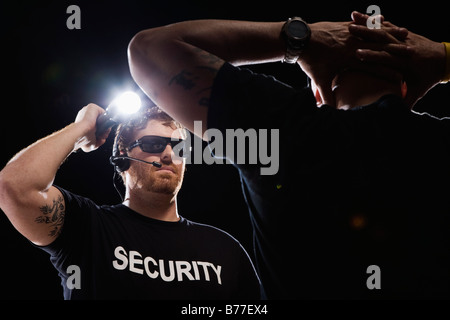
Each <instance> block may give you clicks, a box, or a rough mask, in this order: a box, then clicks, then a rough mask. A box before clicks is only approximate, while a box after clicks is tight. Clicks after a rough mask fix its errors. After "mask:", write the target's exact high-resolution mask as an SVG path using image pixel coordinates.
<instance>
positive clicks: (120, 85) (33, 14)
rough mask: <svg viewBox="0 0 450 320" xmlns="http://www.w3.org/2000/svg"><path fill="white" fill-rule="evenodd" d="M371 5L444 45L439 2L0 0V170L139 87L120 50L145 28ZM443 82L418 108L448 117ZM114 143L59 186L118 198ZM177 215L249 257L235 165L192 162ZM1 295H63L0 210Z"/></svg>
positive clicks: (266, 68)
mask: <svg viewBox="0 0 450 320" xmlns="http://www.w3.org/2000/svg"><path fill="white" fill-rule="evenodd" d="M71 4H76V5H78V6H79V7H80V9H81V29H80V30H69V29H68V28H67V27H66V20H67V18H68V17H69V14H67V13H66V9H67V7H68V6H69V5H71ZM370 4H377V5H378V6H380V8H381V12H382V14H384V15H385V16H386V18H387V19H388V20H390V21H392V22H394V23H396V24H397V25H401V26H404V27H407V28H409V29H410V30H411V31H414V32H417V33H420V34H423V35H425V36H427V37H429V38H431V39H433V40H436V41H446V40H447V41H450V32H449V31H450V30H449V28H448V21H449V18H448V16H447V15H446V10H445V9H446V8H445V7H444V5H445V2H438V1H434V0H433V1H427V2H420V1H415V2H409V3H408V4H404V5H399V4H395V3H393V2H392V1H389V2H387V1H375V2H369V1H355V2H353V3H352V2H345V3H344V2H343V1H336V2H330V1H315V2H312V1H309V2H304V3H302V2H301V1H277V2H272V3H271V2H267V1H265V2H262V1H251V2H249V1H235V0H233V1H220V2H216V1H199V0H196V1H180V0H177V1H161V0H159V1H154V0H149V1H137V0H127V1H98V0H96V1H77V0H76V1H70V2H68V1H39V3H35V2H33V3H27V2H23V1H15V2H14V3H8V4H6V3H5V2H2V4H1V5H0V6H1V10H0V15H1V21H0V23H1V29H0V30H1V31H0V32H1V34H2V36H1V41H2V46H1V48H2V49H1V51H2V57H3V58H2V64H1V69H0V72H1V76H2V81H1V85H0V87H1V92H2V96H1V100H0V105H1V113H0V121H1V126H0V130H1V131H0V132H1V135H0V137H1V142H2V148H1V152H0V167H3V166H4V165H5V164H6V162H7V161H8V160H9V159H10V158H11V157H12V156H13V155H14V154H15V153H16V152H18V151H19V150H21V149H22V148H24V147H26V146H27V145H29V144H31V143H32V142H34V141H36V140H37V139H39V138H42V137H44V136H46V135H48V134H50V133H52V132H54V131H56V130H58V129H61V128H62V127H64V126H66V125H68V124H69V123H70V122H72V121H73V120H74V119H75V116H76V114H77V112H78V110H79V109H80V108H81V107H83V106H84V105H86V104H88V103H89V102H94V103H97V104H99V105H100V106H103V107H106V106H107V105H108V103H109V102H110V101H111V100H112V98H113V97H114V94H115V93H116V92H117V91H118V90H123V89H125V88H126V89H137V86H136V85H135V84H134V83H133V81H132V79H131V76H130V74H129V70H128V65H127V56H126V48H127V45H128V42H129V40H130V39H131V38H132V36H133V35H134V34H135V33H136V32H138V31H140V30H142V29H145V28H150V27H156V26H160V25H165V24H169V23H173V22H177V21H182V20H190V19H200V18H218V19H243V20H255V21H284V20H286V18H288V17H290V16H294V15H299V16H301V17H303V18H304V19H305V20H307V21H308V22H315V21H320V20H330V21H343V20H349V17H350V12H351V11H352V10H354V9H356V10H359V11H365V10H366V8H367V7H368V5H370ZM251 69H253V70H256V71H258V72H264V73H268V74H273V75H275V76H276V77H277V78H279V79H280V80H282V81H285V82H287V83H289V84H291V85H292V86H297V87H300V86H303V85H305V76H304V75H303V74H302V73H301V70H300V69H299V68H297V67H294V66H288V65H282V64H281V63H274V64H266V65H259V66H251ZM449 97H450V84H449V85H440V86H438V87H436V88H435V89H433V90H432V91H431V92H430V93H429V94H428V95H427V96H426V97H425V98H424V99H423V100H421V101H420V102H419V104H418V105H417V106H416V110H418V111H425V110H427V111H428V112H430V113H432V114H435V115H437V116H446V115H447V116H448V115H450V103H449ZM111 148H112V140H111V138H110V139H109V140H108V142H107V143H106V144H105V145H104V146H102V147H101V148H99V150H97V151H95V152H92V153H88V154H85V153H83V152H79V153H76V154H73V155H71V156H70V157H69V159H68V160H67V161H66V162H65V163H64V164H63V165H62V167H61V169H60V171H59V172H58V175H57V178H56V183H57V184H58V185H60V186H62V187H64V188H66V189H68V190H70V191H72V192H75V193H78V194H80V195H84V196H87V197H89V198H91V199H93V200H94V201H96V202H97V203H99V204H114V203H117V202H119V201H120V199H119V196H118V195H117V193H116V192H115V190H114V188H113V185H112V173H113V168H112V166H110V165H109V162H108V158H109V156H110V154H111ZM178 206H179V212H180V214H181V215H183V216H184V217H186V218H188V219H191V220H194V221H198V222H202V223H208V224H212V225H214V226H217V227H219V228H222V229H224V230H226V231H228V232H229V233H231V234H232V235H234V236H235V237H236V238H237V239H238V240H239V241H240V242H241V243H242V244H243V245H244V247H245V248H246V249H247V251H248V252H249V254H250V255H252V254H253V249H252V240H251V228H250V224H249V218H248V212H247V208H246V205H245V201H244V199H243V196H242V194H241V187H240V182H239V177H238V174H237V171H236V170H235V169H234V168H233V167H231V166H230V165H206V164H203V165H189V166H188V171H187V173H186V176H185V182H184V185H183V187H182V189H181V191H180V194H179V197H178ZM0 243H1V249H0V250H1V254H0V299H30V300H31V299H32V300H35V299H62V288H61V286H60V280H59V278H58V276H57V273H56V271H55V270H54V269H53V267H52V265H51V264H50V262H49V259H48V255H47V254H46V253H44V252H43V251H41V250H38V249H36V248H34V247H33V246H32V245H30V243H29V242H28V241H27V240H26V239H25V238H23V237H22V236H21V235H20V234H19V233H18V232H17V231H16V230H15V229H14V228H13V227H12V225H11V224H10V222H9V221H8V220H7V218H6V216H5V215H4V214H0Z"/></svg>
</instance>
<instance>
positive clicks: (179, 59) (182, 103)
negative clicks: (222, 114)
mask: <svg viewBox="0 0 450 320" xmlns="http://www.w3.org/2000/svg"><path fill="white" fill-rule="evenodd" d="M159 32H161V30H159ZM159 32H155V31H154V30H146V31H142V32H140V33H138V34H137V35H136V36H135V37H134V38H133V40H132V41H131V42H130V46H129V50H128V55H129V64H130V71H131V74H132V76H133V78H134V80H135V81H136V83H137V84H138V85H139V86H140V87H141V89H142V90H143V91H144V92H145V93H146V94H147V95H148V96H149V98H150V99H152V100H153V101H154V102H155V103H156V104H157V105H158V106H159V107H160V108H162V109H163V110H164V111H165V112H167V113H168V114H169V115H170V116H172V117H173V118H174V119H176V120H177V121H179V122H180V123H182V124H183V125H184V126H185V127H186V128H188V129H189V130H190V131H192V132H194V121H201V122H202V129H203V131H205V130H206V129H207V123H206V122H207V113H208V106H209V100H210V94H211V89H212V86H213V83H214V79H215V76H216V74H217V72H218V70H219V69H220V68H221V66H222V65H223V64H224V62H225V61H224V60H222V59H220V58H218V57H217V56H215V55H213V54H210V53H209V52H207V51H204V50H202V49H200V48H197V47H195V46H193V45H190V44H188V43H186V42H184V41H182V40H177V39H172V40H170V39H171V38H170V37H167V36H164V37H159V36H158V35H159ZM168 39H169V40H168ZM202 135H203V132H202Z"/></svg>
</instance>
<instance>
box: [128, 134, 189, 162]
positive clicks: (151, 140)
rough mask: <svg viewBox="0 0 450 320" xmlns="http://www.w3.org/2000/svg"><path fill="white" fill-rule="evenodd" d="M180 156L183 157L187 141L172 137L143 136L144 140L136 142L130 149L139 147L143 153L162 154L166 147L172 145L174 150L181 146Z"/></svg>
mask: <svg viewBox="0 0 450 320" xmlns="http://www.w3.org/2000/svg"><path fill="white" fill-rule="evenodd" d="M180 143H181V145H180V146H179V148H180V147H181V148H180V154H179V155H180V156H181V157H182V156H183V151H184V147H185V140H184V139H177V138H171V137H160V136H143V137H142V138H140V139H138V140H136V141H134V142H133V143H132V144H131V145H130V146H129V147H128V151H131V150H132V149H134V148H136V147H137V146H139V147H140V148H141V150H142V151H144V152H148V153H161V152H163V151H164V149H166V146H167V145H168V144H170V146H171V147H172V149H173V148H174V147H175V146H176V145H178V144H180Z"/></svg>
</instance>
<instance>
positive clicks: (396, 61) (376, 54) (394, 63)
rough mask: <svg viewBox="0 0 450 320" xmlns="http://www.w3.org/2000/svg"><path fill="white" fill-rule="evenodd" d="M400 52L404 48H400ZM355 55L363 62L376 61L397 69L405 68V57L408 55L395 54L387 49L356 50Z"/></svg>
mask: <svg viewBox="0 0 450 320" xmlns="http://www.w3.org/2000/svg"><path fill="white" fill-rule="evenodd" d="M401 51H402V52H403V51H404V50H401ZM356 57H357V58H358V59H359V60H360V61H363V62H370V63H377V64H380V65H385V66H389V67H392V68H397V69H404V68H406V61H405V57H408V55H395V54H392V53H390V52H387V51H376V50H369V49H358V50H356Z"/></svg>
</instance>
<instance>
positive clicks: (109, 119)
mask: <svg viewBox="0 0 450 320" xmlns="http://www.w3.org/2000/svg"><path fill="white" fill-rule="evenodd" d="M140 108H141V99H140V98H139V96H138V95H137V94H136V93H134V92H131V91H127V92H124V93H122V94H121V95H120V96H118V97H117V98H115V99H114V100H113V101H112V102H111V103H110V104H109V106H108V107H107V108H106V111H105V113H104V114H102V115H100V116H99V117H98V118H97V124H96V126H97V129H96V131H95V135H96V137H99V136H101V135H102V134H103V133H105V132H106V130H108V129H109V128H111V127H112V126H114V125H115V124H117V123H120V122H123V121H126V120H128V119H129V118H130V117H131V116H132V115H133V114H135V113H136V112H138V111H139V109H140Z"/></svg>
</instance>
